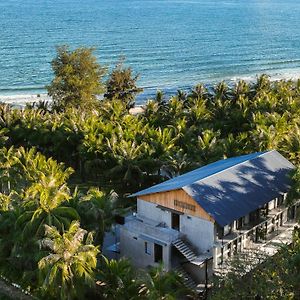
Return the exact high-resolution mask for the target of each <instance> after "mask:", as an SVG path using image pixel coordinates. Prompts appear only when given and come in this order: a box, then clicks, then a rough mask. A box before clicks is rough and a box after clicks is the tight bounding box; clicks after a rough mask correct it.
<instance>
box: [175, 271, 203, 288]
mask: <svg viewBox="0 0 300 300" xmlns="http://www.w3.org/2000/svg"><path fill="white" fill-rule="evenodd" d="M174 270H175V271H176V272H177V273H179V274H180V275H181V277H182V278H183V280H184V284H185V286H186V287H188V288H190V289H193V290H195V289H196V288H197V284H196V282H195V281H194V280H193V279H192V278H191V277H190V276H189V275H188V273H187V272H186V271H185V270H184V269H183V268H182V267H181V266H178V267H176V268H175V269H174Z"/></svg>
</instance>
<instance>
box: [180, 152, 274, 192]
mask: <svg viewBox="0 0 300 300" xmlns="http://www.w3.org/2000/svg"><path fill="white" fill-rule="evenodd" d="M273 151H276V150H274V149H272V150H268V151H264V152H256V153H260V155H258V156H255V157H252V158H250V159H247V160H244V161H242V162H240V163H237V164H235V165H233V166H231V167H228V168H226V169H223V170H220V171H218V172H216V173H214V174H211V175H209V176H206V177H204V178H201V179H199V180H197V181H195V182H199V181H200V182H201V181H202V180H204V179H207V178H210V177H212V176H215V175H216V174H220V173H222V172H224V171H228V170H230V169H231V168H234V167H236V166H239V165H242V164H244V163H246V162H248V161H251V160H253V159H256V158H258V157H261V156H263V155H265V154H267V153H270V152H273ZM226 159H228V158H226ZM226 159H224V160H226ZM195 182H193V183H195ZM193 183H192V184H193ZM190 185H191V184H187V185H185V186H183V187H181V189H184V188H185V187H187V186H190Z"/></svg>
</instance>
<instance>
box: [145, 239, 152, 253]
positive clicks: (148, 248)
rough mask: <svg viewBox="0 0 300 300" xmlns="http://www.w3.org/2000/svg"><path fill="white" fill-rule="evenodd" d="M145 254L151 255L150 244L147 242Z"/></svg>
mask: <svg viewBox="0 0 300 300" xmlns="http://www.w3.org/2000/svg"><path fill="white" fill-rule="evenodd" d="M145 253H146V254H149V255H151V250H150V245H149V243H148V242H145Z"/></svg>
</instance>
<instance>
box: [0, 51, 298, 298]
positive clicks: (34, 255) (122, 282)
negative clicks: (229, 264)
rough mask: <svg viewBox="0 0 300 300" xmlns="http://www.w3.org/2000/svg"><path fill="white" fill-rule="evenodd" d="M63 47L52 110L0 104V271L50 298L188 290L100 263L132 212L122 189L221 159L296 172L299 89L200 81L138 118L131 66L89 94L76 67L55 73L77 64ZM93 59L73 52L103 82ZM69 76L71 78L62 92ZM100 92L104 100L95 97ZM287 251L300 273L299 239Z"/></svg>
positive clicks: (260, 82) (157, 275) (171, 278)
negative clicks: (269, 154)
mask: <svg viewBox="0 0 300 300" xmlns="http://www.w3.org/2000/svg"><path fill="white" fill-rule="evenodd" d="M59 51H60V52H58V54H59V55H58V58H57V59H56V60H54V62H53V68H54V70H55V75H56V77H55V82H52V85H51V86H50V88H49V89H48V90H49V93H50V94H51V95H52V96H53V99H54V105H52V106H51V105H49V104H47V103H38V104H34V105H28V106H27V107H26V108H23V109H14V108H12V107H11V106H9V105H6V104H1V105H0V144H1V145H0V146H1V150H0V172H1V175H0V192H1V193H0V209H1V215H0V218H1V222H0V239H1V240H0V271H1V274H2V275H4V276H5V277H6V278H8V279H9V280H11V281H14V282H17V283H19V284H20V285H21V286H22V287H23V288H26V289H27V290H29V291H30V292H31V293H33V294H34V295H37V296H38V297H41V298H43V297H44V298H46V299H51V297H52V298H53V299H58V298H59V299H84V298H89V299H93V298H95V299H96V298H97V299H137V298H139V299H140V298H142V299H143V298H145V299H176V298H177V297H180V295H183V294H189V293H190V291H187V290H186V289H185V288H184V287H183V284H182V280H181V278H180V277H179V276H178V275H177V274H165V273H164V272H163V271H162V269H154V270H151V271H150V272H149V273H146V272H141V273H140V271H135V270H133V269H132V267H131V266H130V264H129V262H128V261H126V260H121V261H119V262H116V261H114V260H111V261H109V260H108V259H106V258H105V257H103V256H102V255H101V245H102V241H103V233H104V231H105V230H106V229H109V228H110V226H111V224H112V222H113V219H114V215H115V214H116V213H122V212H126V211H127V210H128V209H130V207H132V205H133V203H132V200H130V201H129V200H128V199H127V198H126V196H127V195H128V194H129V193H131V192H133V191H136V190H138V189H141V188H143V187H148V186H150V185H152V184H155V183H158V182H160V181H163V180H165V179H167V178H169V177H173V176H176V175H178V174H181V173H183V172H186V171H188V170H191V169H193V168H195V167H199V166H202V165H205V164H207V163H210V162H213V161H216V160H218V159H222V158H226V157H231V156H235V155H241V154H245V153H250V152H255V151H264V150H267V149H276V150H278V151H280V152H281V153H282V154H283V155H284V156H285V157H286V158H287V159H289V160H290V161H291V162H293V163H294V164H295V165H299V162H300V118H299V116H300V81H298V82H292V81H278V82H271V81H270V80H269V78H268V77H267V76H266V75H262V76H260V77H259V78H258V79H257V82H255V83H252V84H249V83H246V82H244V81H240V82H238V83H237V84H235V85H234V86H230V87H228V86H227V84H226V83H224V82H221V83H219V84H217V85H216V86H214V87H205V86H204V85H202V84H198V85H196V86H195V87H194V88H193V89H192V90H191V91H189V92H188V93H186V92H184V91H178V92H177V94H176V95H173V96H171V97H169V98H168V99H167V98H166V97H165V96H164V95H163V93H162V92H158V93H157V95H156V97H155V98H154V99H151V100H149V101H148V102H147V104H145V106H144V107H143V112H142V113H139V114H134V113H132V111H130V108H132V107H133V106H134V99H135V96H136V94H137V93H139V92H140V91H141V89H139V88H138V87H136V80H137V77H132V71H131V69H126V68H125V67H123V65H122V64H119V65H117V67H116V68H115V69H114V70H113V71H112V74H111V77H110V79H109V80H108V81H107V84H106V86H105V85H104V84H102V83H101V85H96V86H95V87H94V89H95V91H96V92H95V91H94V90H93V89H91V88H90V83H88V84H87V85H88V86H89V88H88V91H87V92H85V91H84V89H85V83H84V82H83V81H82V80H79V79H78V78H76V72H77V73H78V72H79V71H80V70H79V71H78V70H77V71H76V69H71V75H70V68H65V69H63V70H62V69H61V68H60V67H59V66H60V65H59V63H60V62H61V61H63V62H64V64H68V63H69V60H71V59H73V58H72V57H71V58H70V56H68V55H65V54H66V52H67V54H68V51H69V50H68V49H67V48H63V49H60V50H59ZM77 54H78V53H77ZM90 54H91V51H90V52H89V51H88V52H85V50H84V49H81V50H80V49H79V55H82V56H83V57H84V58H85V60H84V66H86V68H91V69H92V74H93V76H94V77H95V79H96V81H98V82H100V80H101V78H102V76H103V74H104V69H97V65H95V64H96V62H95V61H94V60H93V59H92V60H91V61H89V60H86V56H87V55H90ZM75 57H76V55H75ZM60 60H61V61H60ZM55 68H57V69H55ZM78 69H80V68H79V67H78ZM72 72H73V73H72ZM66 73H68V74H67V76H70V78H71V80H69V81H68V82H67V81H66V80H64V81H63V85H62V83H61V82H62V81H61V78H62V77H64V76H66ZM74 82H75V85H76V83H78V82H79V83H80V89H81V90H82V91H83V92H80V93H78V89H77V88H74ZM72 90H74V91H76V95H75V98H74V97H72V95H71V96H70V91H72ZM104 90H106V93H105V94H104V98H103V99H101V100H98V99H97V97H95V95H94V94H93V93H95V94H97V93H98V91H101V92H103V91H104ZM58 91H59V92H58ZM91 95H92V96H91ZM86 98H88V101H87V102H86V103H85V102H84V101H85V99H86ZM74 99H77V100H76V101H75V102H74ZM78 99H79V100H80V102H79V103H78ZM85 104H86V105H85ZM294 177H295V178H296V179H297V178H298V177H299V176H298V175H297V173H296V174H295V176H294ZM295 187H296V188H295V189H294V190H293V191H294V195H298V194H299V191H300V190H299V189H298V188H297V185H295ZM297 247H298V248H297ZM295 249H298V250H297V251H296V250H295ZM287 251H288V250H287ZM289 251H294V252H293V255H292V257H293V258H294V260H295V264H294V265H293V267H292V265H291V274H292V275H294V274H298V275H299V255H300V252H299V236H297V237H295V247H294V248H292V250H289ZM297 261H298V263H297ZM284 262H286V261H285V260H284ZM297 272H298V273H297ZM266 277H267V276H266ZM262 278H263V279H262V280H263V281H264V282H265V285H266V286H267V285H268V280H269V279H268V278H264V277H262ZM281 283H282V284H286V283H285V282H284V278H283V279H282V282H281ZM224 284H225V286H226V284H228V285H229V288H230V283H224ZM297 284H298V283H297V282H296V284H294V285H293V284H292V283H291V287H290V290H289V292H290V298H287V299H296V297H297V295H296V290H297V288H299V285H298V286H297ZM58 287H59V288H58ZM293 297H294V298H293ZM272 299H276V298H272Z"/></svg>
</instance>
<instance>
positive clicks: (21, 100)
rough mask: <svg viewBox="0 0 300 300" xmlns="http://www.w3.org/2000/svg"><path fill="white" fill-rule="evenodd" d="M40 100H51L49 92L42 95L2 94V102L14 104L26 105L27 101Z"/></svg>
mask: <svg viewBox="0 0 300 300" xmlns="http://www.w3.org/2000/svg"><path fill="white" fill-rule="evenodd" d="M39 101H51V98H50V97H49V96H48V95H47V94H40V95H29V94H27V95H9V96H6V95H4V96H1V95H0V102H4V103H8V104H12V105H14V106H21V107H22V106H25V105H26V103H33V102H39Z"/></svg>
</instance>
